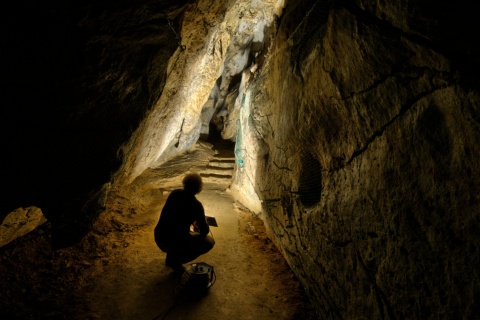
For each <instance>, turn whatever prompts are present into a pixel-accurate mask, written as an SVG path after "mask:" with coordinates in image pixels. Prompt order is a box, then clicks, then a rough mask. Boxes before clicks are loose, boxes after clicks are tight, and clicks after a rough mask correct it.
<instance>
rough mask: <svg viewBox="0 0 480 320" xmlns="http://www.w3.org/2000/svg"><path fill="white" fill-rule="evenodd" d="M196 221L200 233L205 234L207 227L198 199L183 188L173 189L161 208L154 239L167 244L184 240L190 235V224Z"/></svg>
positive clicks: (207, 230)
mask: <svg viewBox="0 0 480 320" xmlns="http://www.w3.org/2000/svg"><path fill="white" fill-rule="evenodd" d="M196 221H198V222H197V226H198V227H199V228H200V234H202V235H207V234H208V232H209V227H208V225H207V223H206V222H205V212H204V209H203V206H202V204H201V203H200V201H198V200H197V198H195V195H193V194H191V193H188V192H185V190H182V189H177V190H174V191H172V193H171V194H170V196H169V197H168V199H167V202H166V203H165V206H164V207H163V209H162V213H161V215H160V220H159V221H158V224H157V226H156V228H155V240H156V241H157V242H160V243H163V244H165V245H167V246H168V244H175V243H181V242H184V241H185V239H188V237H189V236H190V226H191V225H192V224H193V223H194V222H196ZM202 222H203V223H202Z"/></svg>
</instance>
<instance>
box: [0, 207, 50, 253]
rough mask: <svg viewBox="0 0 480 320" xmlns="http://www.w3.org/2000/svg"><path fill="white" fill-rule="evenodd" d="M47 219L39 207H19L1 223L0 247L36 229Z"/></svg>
mask: <svg viewBox="0 0 480 320" xmlns="http://www.w3.org/2000/svg"><path fill="white" fill-rule="evenodd" d="M46 221H47V220H46V219H45V217H44V216H43V213H42V210H40V209H39V208H35V207H30V208H26V209H24V208H18V209H16V210H14V211H12V212H11V213H10V214H9V215H8V216H7V217H6V218H5V220H3V222H2V224H1V225H0V248H1V247H3V246H5V245H6V244H8V243H10V242H12V241H13V240H15V239H17V238H20V237H22V236H24V235H26V234H27V233H29V232H31V231H33V230H35V229H36V228H37V227H38V226H40V225H42V224H43V223H45V222H46Z"/></svg>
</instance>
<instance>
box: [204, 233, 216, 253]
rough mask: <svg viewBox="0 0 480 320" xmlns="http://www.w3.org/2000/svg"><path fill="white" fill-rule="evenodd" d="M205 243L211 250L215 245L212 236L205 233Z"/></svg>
mask: <svg viewBox="0 0 480 320" xmlns="http://www.w3.org/2000/svg"><path fill="white" fill-rule="evenodd" d="M205 245H206V247H208V250H211V249H212V248H213V246H214V245H215V239H213V237H212V236H209V235H206V236H205Z"/></svg>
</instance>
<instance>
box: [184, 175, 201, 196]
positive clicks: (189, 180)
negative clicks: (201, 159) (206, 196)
mask: <svg viewBox="0 0 480 320" xmlns="http://www.w3.org/2000/svg"><path fill="white" fill-rule="evenodd" d="M202 186H203V182H202V177H200V175H199V174H198V173H189V174H187V175H185V177H184V178H183V190H185V191H187V192H189V193H192V194H197V193H199V192H200V191H202Z"/></svg>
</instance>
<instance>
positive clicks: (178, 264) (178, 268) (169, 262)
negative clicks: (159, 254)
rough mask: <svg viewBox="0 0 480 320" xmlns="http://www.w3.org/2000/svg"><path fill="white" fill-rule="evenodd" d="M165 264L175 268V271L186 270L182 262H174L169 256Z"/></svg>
mask: <svg viewBox="0 0 480 320" xmlns="http://www.w3.org/2000/svg"><path fill="white" fill-rule="evenodd" d="M165 265H166V266H167V267H169V268H171V269H173V272H174V273H178V274H182V273H183V271H185V269H184V268H183V266H182V264H181V263H174V262H172V261H171V259H168V257H167V259H166V260H165Z"/></svg>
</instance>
